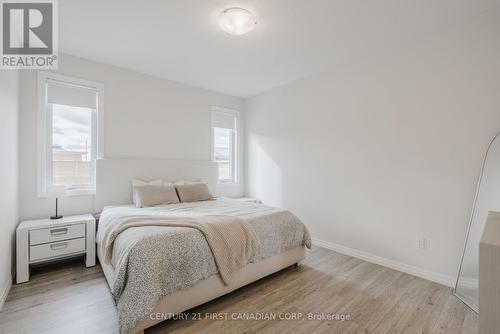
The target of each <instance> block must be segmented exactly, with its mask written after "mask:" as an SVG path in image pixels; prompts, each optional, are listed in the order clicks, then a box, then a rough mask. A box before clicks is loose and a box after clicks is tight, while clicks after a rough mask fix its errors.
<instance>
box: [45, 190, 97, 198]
mask: <svg viewBox="0 0 500 334" xmlns="http://www.w3.org/2000/svg"><path fill="white" fill-rule="evenodd" d="M94 195H95V189H80V190H77V189H75V190H68V191H66V195H64V196H61V197H60V198H63V197H77V196H94ZM38 198H54V197H53V196H49V194H47V193H38Z"/></svg>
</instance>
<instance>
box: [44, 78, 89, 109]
mask: <svg viewBox="0 0 500 334" xmlns="http://www.w3.org/2000/svg"><path fill="white" fill-rule="evenodd" d="M46 85H47V86H46V87H47V103H53V104H63V105H67V106H72V107H80V108H89V109H97V91H96V90H95V89H93V88H90V87H83V86H76V85H71V84H65V83H63V82H57V81H48V82H47V83H46Z"/></svg>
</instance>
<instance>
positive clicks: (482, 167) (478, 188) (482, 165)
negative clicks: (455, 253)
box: [453, 132, 500, 313]
mask: <svg viewBox="0 0 500 334" xmlns="http://www.w3.org/2000/svg"><path fill="white" fill-rule="evenodd" d="M497 137H500V132H498V133H497V134H496V135H495V136H494V137H493V138H492V139H491V140H490V143H489V145H488V148H487V149H486V153H485V154H484V157H483V161H482V163H481V171H480V172H479V179H478V181H477V186H476V192H475V194H474V200H473V202H472V209H471V214H470V218H469V225H468V227H467V234H466V236H465V242H464V247H463V249H464V250H463V252H462V256H461V257H460V266H459V267H458V273H457V279H456V280H455V287H454V288H453V295H454V296H455V297H457V298H458V299H460V300H461V301H462V302H463V303H464V304H465V305H467V306H468V307H469V308H470V309H471V310H473V311H474V312H476V313H479V310H476V309H474V307H472V306H471V305H469V303H468V302H467V301H466V300H464V299H463V298H462V297H461V296H460V295H459V294H458V293H457V288H458V282H459V281H460V273H461V272H462V265H463V263H464V258H465V251H466V250H467V242H468V241H469V234H470V230H471V228H472V223H473V221H474V214H475V213H476V206H477V199H478V197H479V190H480V188H481V182H482V181H483V175H484V168H485V167H486V160H487V159H488V154H489V153H490V149H491V146H493V143H494V142H495V139H497ZM478 262H479V259H478Z"/></svg>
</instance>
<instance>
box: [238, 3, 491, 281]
mask: <svg viewBox="0 0 500 334" xmlns="http://www.w3.org/2000/svg"><path fill="white" fill-rule="evenodd" d="M499 33H500V15H499V13H498V12H496V13H493V14H487V15H484V16H482V17H480V18H476V20H469V21H468V22H464V23H463V24H461V25H460V27H448V28H447V30H446V31H441V32H437V33H436V34H434V35H432V36H429V37H428V38H426V39H425V40H415V41H407V42H406V44H405V45H399V46H395V47H394V49H392V50H390V51H387V52H374V53H373V54H369V55H359V57H356V58H353V59H352V62H351V63H349V64H345V67H343V68H336V69H335V70H327V71H325V72H323V73H321V74H317V75H313V76H311V77H308V78H305V79H302V80H299V81H296V82H294V83H291V84H288V85H285V86H282V87H279V88H277V89H274V90H272V91H270V92H268V93H265V94H262V95H259V96H256V97H254V98H251V99H249V100H248V101H246V106H245V126H246V129H245V133H246V144H247V147H246V161H247V167H246V171H247V192H248V195H250V196H255V197H258V198H260V199H262V200H263V201H264V202H265V203H267V204H271V205H278V206H283V207H285V208H289V209H291V210H292V211H293V212H295V213H296V214H297V215H298V216H299V217H300V218H301V219H302V220H303V221H304V222H305V224H306V225H307V226H309V228H310V231H311V233H312V236H313V237H316V238H318V239H321V240H323V241H325V243H323V244H324V245H329V246H330V247H336V248H338V249H344V250H345V251H349V252H351V253H356V254H360V255H362V256H365V257H366V256H371V257H372V259H373V260H375V261H378V262H386V263H387V264H392V265H393V266H395V267H398V266H399V267H400V268H407V269H408V271H412V272H414V271H420V274H422V275H423V276H427V277H429V276H432V277H431V278H433V279H436V280H438V281H441V282H444V283H447V284H450V283H451V282H452V281H453V279H452V278H453V277H454V276H455V275H456V273H457V269H458V263H459V259H460V255H461V252H462V249H463V248H462V247H463V242H464V238H465V233H466V226H467V220H468V217H469V212H470V209H471V205H472V198H473V193H474V188H475V184H476V181H477V177H478V174H479V168H480V164H481V159H482V156H483V154H484V152H485V150H486V147H487V144H488V142H489V140H490V139H491V138H492V137H493V135H494V134H495V133H496V132H497V131H499V130H500V39H499V38H498V35H499ZM417 236H420V237H425V238H427V240H428V247H427V249H426V250H420V249H416V237H417ZM339 245H342V246H345V247H340V246H339ZM346 247H347V248H346Z"/></svg>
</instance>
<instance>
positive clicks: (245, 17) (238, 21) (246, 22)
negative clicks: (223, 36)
mask: <svg viewBox="0 0 500 334" xmlns="http://www.w3.org/2000/svg"><path fill="white" fill-rule="evenodd" d="M255 24H257V21H256V20H255V17H254V16H253V14H252V13H251V12H250V11H248V10H246V9H243V8H237V7H234V8H228V9H225V10H224V11H222V13H220V18H219V26H220V28H221V29H222V30H224V31H225V32H227V33H229V34H231V35H243V34H246V33H247V32H249V31H250V30H252V29H253V27H254V26H255Z"/></svg>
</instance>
